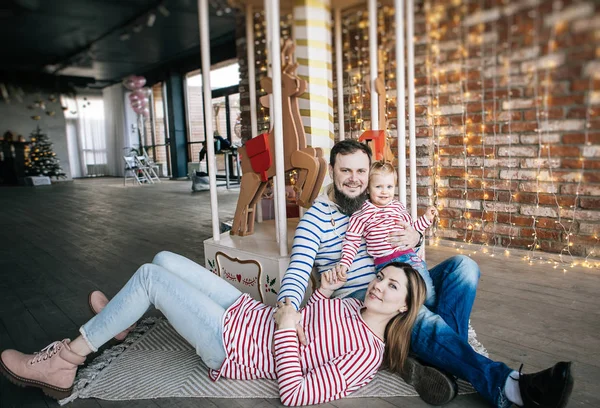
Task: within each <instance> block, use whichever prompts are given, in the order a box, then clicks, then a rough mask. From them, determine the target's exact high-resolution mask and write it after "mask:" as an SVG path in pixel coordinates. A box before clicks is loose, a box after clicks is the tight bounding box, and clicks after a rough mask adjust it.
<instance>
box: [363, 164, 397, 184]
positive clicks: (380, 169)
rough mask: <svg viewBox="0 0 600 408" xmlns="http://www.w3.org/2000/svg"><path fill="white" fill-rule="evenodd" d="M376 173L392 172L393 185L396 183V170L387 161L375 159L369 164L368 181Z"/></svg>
mask: <svg viewBox="0 0 600 408" xmlns="http://www.w3.org/2000/svg"><path fill="white" fill-rule="evenodd" d="M377 174H393V175H394V185H397V184H398V173H397V172H396V168H395V167H394V166H393V165H392V163H390V162H388V161H383V160H382V161H376V162H374V163H373V164H372V165H371V169H370V170H369V183H370V182H371V178H372V177H373V176H375V175H377Z"/></svg>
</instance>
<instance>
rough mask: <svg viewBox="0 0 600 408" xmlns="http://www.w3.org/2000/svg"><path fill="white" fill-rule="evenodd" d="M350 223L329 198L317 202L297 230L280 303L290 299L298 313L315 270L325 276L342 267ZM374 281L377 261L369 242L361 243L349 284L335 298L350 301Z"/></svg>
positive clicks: (323, 196)
mask: <svg viewBox="0 0 600 408" xmlns="http://www.w3.org/2000/svg"><path fill="white" fill-rule="evenodd" d="M348 220H349V217H348V216H347V215H344V214H342V213H341V212H340V211H339V210H338V207H337V205H336V204H335V203H334V202H332V201H331V200H330V199H329V197H327V195H321V196H319V197H318V198H317V199H316V200H315V203H314V204H313V205H312V207H310V208H309V209H308V210H307V211H306V213H305V214H304V217H302V219H301V220H300V223H299V224H298V227H297V228H296V234H295V235H294V242H293V244H292V252H291V254H290V264H289V266H288V268H287V270H286V272H285V275H284V277H283V279H282V280H281V287H280V290H279V294H278V300H280V301H282V300H283V299H284V298H288V297H289V298H291V299H292V303H293V304H294V306H295V307H296V308H297V309H298V308H299V307H300V304H301V303H302V300H303V298H304V294H305V293H306V288H307V285H308V282H309V280H310V274H311V271H312V269H313V266H314V267H315V268H316V269H317V272H318V273H319V274H321V273H323V272H327V271H328V270H329V269H331V268H333V267H334V266H335V265H336V264H337V263H339V261H340V257H341V254H342V241H343V239H344V236H345V235H346V229H347V228H348ZM374 277H375V269H374V267H373V259H372V258H371V257H370V256H369V254H367V247H366V244H365V242H361V244H360V245H359V248H358V251H357V254H356V257H355V258H354V262H353V263H352V265H351V267H350V269H349V271H348V282H347V283H346V284H345V285H344V286H343V287H342V288H340V289H338V290H336V291H335V296H336V297H347V296H348V295H350V294H351V293H353V292H356V291H359V290H362V289H366V288H367V286H368V284H369V282H371V280H373V278H374Z"/></svg>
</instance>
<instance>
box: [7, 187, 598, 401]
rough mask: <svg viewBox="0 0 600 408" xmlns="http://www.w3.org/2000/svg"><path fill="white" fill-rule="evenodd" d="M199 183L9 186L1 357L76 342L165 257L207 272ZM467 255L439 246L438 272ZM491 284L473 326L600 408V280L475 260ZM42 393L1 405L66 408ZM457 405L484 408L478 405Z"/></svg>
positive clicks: (207, 230)
mask: <svg viewBox="0 0 600 408" xmlns="http://www.w3.org/2000/svg"><path fill="white" fill-rule="evenodd" d="M190 187H191V186H190V182H180V181H165V182H163V183H161V184H157V185H153V186H142V187H132V186H128V187H127V188H125V187H123V184H122V180H120V179H90V180H76V181H74V182H68V183H62V184H59V185H54V186H51V187H38V188H31V187H28V188H26V187H14V188H12V187H10V188H8V187H5V188H0V349H4V348H17V349H19V350H22V351H26V352H32V351H35V350H39V349H41V348H42V347H44V346H46V345H47V344H49V343H50V342H52V341H54V340H59V339H62V338H65V337H74V336H76V335H77V329H78V327H79V326H80V325H81V324H82V323H84V322H85V321H86V320H87V319H89V318H90V317H91V315H90V312H89V311H88V309H87V306H86V302H87V295H88V293H89V291H90V290H93V289H96V288H101V289H103V290H104V291H106V292H107V293H108V294H109V295H114V294H115V293H116V292H117V290H118V289H119V288H120V287H121V286H122V285H123V284H124V283H125V282H126V280H127V279H128V278H129V277H130V276H131V274H132V273H133V272H134V271H135V270H136V268H137V267H138V266H139V265H141V264H142V263H145V262H149V261H151V260H152V257H153V255H154V254H155V253H156V252H158V251H160V250H170V251H174V252H177V253H180V254H182V255H185V256H187V257H190V258H191V259H194V260H196V261H198V262H200V263H203V249H202V241H203V240H204V239H206V238H207V237H209V235H211V224H210V210H209V196H208V192H201V193H192V192H191V189H190ZM236 197H237V191H236V190H235V189H233V190H225V189H223V190H220V191H219V211H220V216H221V220H226V219H231V218H232V216H233V210H234V208H235V202H236ZM454 253H456V251H454V252H453V250H451V249H450V248H442V247H436V248H430V249H428V252H427V257H428V263H429V264H430V265H434V264H435V263H437V262H439V261H440V260H442V259H444V258H447V257H448V256H450V255H452V254H454ZM474 258H475V259H476V260H477V261H478V262H479V263H480V266H481V269H482V278H481V283H480V290H479V293H478V296H477V300H476V304H475V310H474V311H473V316H472V323H473V326H474V327H475V330H476V331H477V333H478V336H479V339H480V341H481V342H482V343H483V344H484V345H485V346H486V347H487V349H488V350H489V351H490V353H491V356H492V357H493V358H495V359H499V360H503V361H505V362H506V363H508V364H509V365H510V366H511V367H515V368H518V367H519V365H520V364H521V363H524V364H525V365H524V371H525V372H532V371H536V370H539V369H542V368H545V367H547V366H550V365H551V364H553V363H554V362H555V361H558V360H573V361H574V362H575V365H574V367H575V378H576V382H575V389H574V392H573V396H572V399H571V403H570V404H569V407H578V406H582V407H599V406H600V387H599V386H598V385H599V382H600V296H598V294H599V293H600V273H599V271H598V270H591V269H585V270H583V269H579V268H573V269H569V270H568V273H566V274H564V273H563V272H562V271H561V270H556V269H552V268H551V267H540V266H536V267H530V266H528V265H527V264H525V263H524V261H522V260H520V259H519V258H516V257H511V258H504V257H496V258H490V257H489V256H485V257H481V258H478V257H476V256H475V257H474ZM325 405H328V406H330V407H331V406H335V407H342V408H343V407H348V408H351V407H364V406H369V407H378V408H385V407H403V408H411V407H426V406H427V405H426V404H424V403H423V402H422V401H421V400H420V399H419V398H417V397H410V398H409V397H403V398H385V399H374V398H372V399H346V400H341V401H335V402H333V403H331V404H325ZM56 406H58V405H57V404H56V402H54V401H53V400H51V399H49V398H46V397H44V396H43V395H42V393H41V392H39V391H37V390H31V389H28V390H27V391H26V390H24V389H22V388H17V387H15V386H13V385H12V384H9V383H8V381H7V380H5V379H4V378H2V379H0V407H1V408H5V407H56ZM70 406H71V407H234V408H235V407H265V408H269V407H273V406H280V404H279V401H278V400H266V399H265V400H258V399H251V400H228V399H213V398H210V399H183V398H181V399H176V398H171V399H158V400H147V401H127V402H109V401H100V400H77V401H76V402H74V403H73V404H71V405H70ZM447 406H448V407H457V408H458V407H485V406H487V404H486V403H485V402H484V401H483V400H482V399H481V398H480V397H478V396H476V395H471V396H464V397H458V398H457V399H455V400H454V401H453V402H452V403H450V404H448V405H447Z"/></svg>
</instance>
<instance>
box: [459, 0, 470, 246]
mask: <svg viewBox="0 0 600 408" xmlns="http://www.w3.org/2000/svg"><path fill="white" fill-rule="evenodd" d="M468 4H469V2H468V0H467V1H466V2H465V4H463V6H462V11H463V16H464V15H465V14H466V13H467V12H468V10H469V7H468ZM462 27H463V25H462V24H461V28H462ZM461 31H462V32H461V36H460V38H461V42H462V46H463V48H465V47H467V44H469V42H468V31H467V30H464V29H462V30H461ZM469 48H470V47H468V48H466V50H467V51H466V54H467V55H465V53H461V57H460V58H461V60H460V84H461V95H460V101H461V105H462V118H461V126H462V130H463V168H464V184H463V186H464V188H463V197H464V198H463V200H464V209H463V214H462V215H461V219H464V220H465V223H466V224H465V227H466V230H465V236H464V239H463V242H465V243H466V242H467V238H468V236H469V230H471V231H472V229H473V224H471V221H470V218H471V213H470V212H469V211H468V210H467V208H468V201H467V200H468V196H467V193H468V188H469V169H468V167H467V158H468V146H467V140H468V135H469V134H468V133H467V126H466V124H467V122H468V119H467V118H466V116H467V109H466V104H465V98H468V97H469V95H470V93H469V84H468V81H467V75H466V74H465V72H464V68H465V58H466V57H467V56H468V54H469V51H468V50H469ZM472 240H473V232H471V240H470V241H469V242H471V241H472Z"/></svg>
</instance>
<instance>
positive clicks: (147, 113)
mask: <svg viewBox="0 0 600 408" xmlns="http://www.w3.org/2000/svg"><path fill="white" fill-rule="evenodd" d="M142 115H144V117H145V118H149V117H150V109H148V107H147V106H146V107H145V108H144V109H142Z"/></svg>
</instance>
